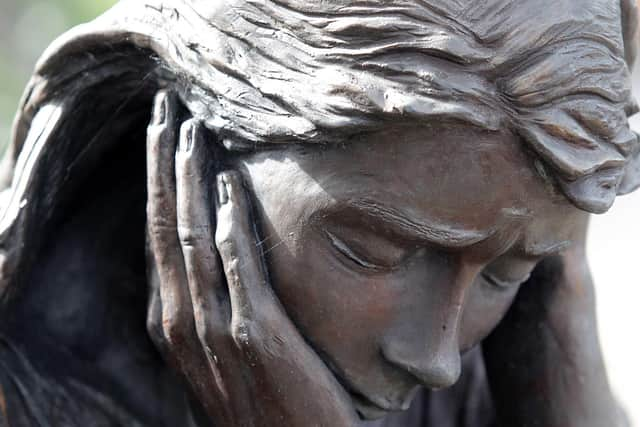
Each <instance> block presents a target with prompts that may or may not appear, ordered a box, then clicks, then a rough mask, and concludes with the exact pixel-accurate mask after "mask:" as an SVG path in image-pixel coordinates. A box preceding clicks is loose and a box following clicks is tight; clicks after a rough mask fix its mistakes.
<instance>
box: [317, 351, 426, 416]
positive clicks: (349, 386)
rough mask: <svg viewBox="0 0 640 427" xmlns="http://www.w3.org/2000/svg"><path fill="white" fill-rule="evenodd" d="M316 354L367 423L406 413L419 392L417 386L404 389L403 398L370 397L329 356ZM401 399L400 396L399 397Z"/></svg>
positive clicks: (320, 352)
mask: <svg viewBox="0 0 640 427" xmlns="http://www.w3.org/2000/svg"><path fill="white" fill-rule="evenodd" d="M316 352H317V353H318V355H319V356H320V358H321V359H322V360H323V361H324V363H325V364H326V365H327V367H328V368H329V370H330V371H331V372H332V373H333V374H334V377H335V379H336V380H337V381H338V383H339V384H340V385H341V386H342V388H343V390H344V391H345V392H346V393H347V394H348V395H349V397H350V398H351V401H352V403H353V407H354V408H355V410H356V412H357V413H358V416H359V417H360V418H361V419H362V420H365V421H370V420H377V419H380V418H384V417H385V416H386V415H387V414H389V413H390V412H398V411H406V410H407V409H409V407H410V406H411V403H412V401H413V398H414V397H415V396H416V393H417V392H418V390H419V387H418V386H417V385H415V386H411V387H409V388H407V387H402V388H401V389H402V390H405V391H407V393H404V395H403V397H402V398H398V399H388V398H384V397H377V396H370V395H368V394H365V393H363V392H362V391H361V390H360V389H359V388H358V387H356V386H355V384H354V383H353V382H352V381H350V379H349V378H348V375H346V374H345V372H344V371H343V370H342V369H340V368H339V367H338V365H336V364H335V363H333V361H332V359H331V358H330V357H328V355H327V354H326V353H325V352H324V351H322V350H319V349H316ZM385 388H386V389H387V390H389V389H395V387H393V386H391V385H388V387H385ZM398 397H400V394H399V395H398Z"/></svg>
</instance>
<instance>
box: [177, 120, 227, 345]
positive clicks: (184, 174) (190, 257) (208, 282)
mask: <svg viewBox="0 0 640 427" xmlns="http://www.w3.org/2000/svg"><path fill="white" fill-rule="evenodd" d="M206 144H207V141H206V134H205V128H204V126H203V125H202V123H200V122H198V121H196V120H193V119H192V120H188V121H186V122H185V123H184V124H183V125H182V128H181V130H180V139H179V143H178V150H177V151H176V195H177V210H178V212H177V220H178V236H179V238H180V245H181V248H182V256H183V258H184V264H185V268H186V274H187V278H188V282H189V291H190V294H191V300H192V303H193V309H194V316H195V320H196V329H197V330H198V334H199V335H200V336H201V337H203V336H205V335H208V332H210V331H212V330H218V331H222V330H223V329H224V326H225V325H227V324H228V316H229V313H228V311H229V310H228V308H227V307H226V300H227V296H226V286H225V285H224V278H223V273H222V267H221V265H220V260H219V258H218V255H217V252H216V250H215V248H214V226H213V214H214V212H213V201H212V191H211V184H210V182H211V179H210V176H209V170H210V167H211V165H212V163H213V159H212V158H211V152H210V148H209V147H207V145H206Z"/></svg>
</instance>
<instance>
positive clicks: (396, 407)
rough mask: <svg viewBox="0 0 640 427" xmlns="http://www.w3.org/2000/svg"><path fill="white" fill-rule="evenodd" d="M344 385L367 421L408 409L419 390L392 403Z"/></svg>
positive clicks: (359, 414)
mask: <svg viewBox="0 0 640 427" xmlns="http://www.w3.org/2000/svg"><path fill="white" fill-rule="evenodd" d="M343 386H344V388H345V390H346V391H347V392H348V394H349V396H350V397H351V401H352V402H353V406H354V408H355V409H356V412H357V413H358V416H360V418H362V419H363V420H366V421H370V420H377V419H380V418H384V417H385V416H386V415H387V414H389V413H390V412H398V411H406V410H407V409H409V406H411V402H412V401H413V397H414V396H415V392H417V387H416V389H415V391H412V392H411V393H409V395H408V396H407V397H406V398H405V399H401V400H398V401H397V403H392V402H389V401H387V400H386V399H381V398H376V397H369V396H366V395H365V394H363V393H361V392H359V391H357V390H355V389H354V388H353V387H352V386H350V385H348V384H344V383H343Z"/></svg>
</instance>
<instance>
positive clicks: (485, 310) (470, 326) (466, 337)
mask: <svg viewBox="0 0 640 427" xmlns="http://www.w3.org/2000/svg"><path fill="white" fill-rule="evenodd" d="M517 291H518V288H517V287H514V288H513V289H509V290H501V291H498V290H495V289H492V288H491V287H489V286H487V285H486V284H483V283H480V281H479V280H476V283H474V284H473V286H472V287H471V288H470V289H469V291H468V292H469V293H468V296H467V299H466V302H465V308H464V312H463V315H462V324H461V327H460V336H459V342H460V349H461V350H462V351H464V350H468V349H470V348H471V347H473V346H474V345H476V344H478V343H479V342H480V341H482V340H483V339H484V338H486V336H487V335H489V334H490V333H491V331H492V330H493V329H494V328H495V327H496V326H497V325H498V323H500V321H501V320H502V318H503V317H504V315H505V314H506V312H507V310H508V309H509V307H510V306H511V303H512V302H513V300H514V298H515V296H516V294H517Z"/></svg>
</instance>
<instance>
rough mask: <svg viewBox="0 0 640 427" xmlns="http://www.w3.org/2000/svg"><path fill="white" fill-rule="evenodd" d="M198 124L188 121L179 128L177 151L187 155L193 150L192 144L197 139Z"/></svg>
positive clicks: (191, 120)
mask: <svg viewBox="0 0 640 427" xmlns="http://www.w3.org/2000/svg"><path fill="white" fill-rule="evenodd" d="M197 133H198V122H197V121H196V120H195V119H189V120H187V121H185V122H184V123H183V124H182V126H180V138H179V141H178V151H179V152H182V153H189V152H191V151H192V149H193V144H194V141H195V139H196V138H197Z"/></svg>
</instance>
